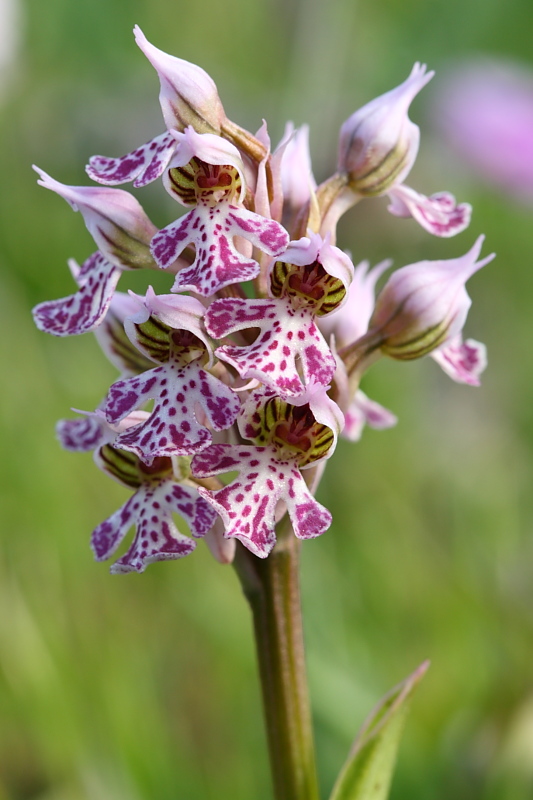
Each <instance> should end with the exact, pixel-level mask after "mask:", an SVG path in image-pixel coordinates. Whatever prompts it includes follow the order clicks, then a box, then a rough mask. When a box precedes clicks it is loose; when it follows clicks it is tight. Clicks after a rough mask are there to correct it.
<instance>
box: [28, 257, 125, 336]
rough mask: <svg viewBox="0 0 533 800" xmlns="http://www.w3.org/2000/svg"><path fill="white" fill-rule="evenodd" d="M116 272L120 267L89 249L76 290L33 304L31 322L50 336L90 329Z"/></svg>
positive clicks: (97, 321)
mask: <svg viewBox="0 0 533 800" xmlns="http://www.w3.org/2000/svg"><path fill="white" fill-rule="evenodd" d="M120 275H121V270H120V269H118V268H117V267H115V266H114V265H113V264H110V263H109V261H106V259H105V258H104V257H103V256H102V255H101V254H100V253H98V252H96V253H93V254H92V256H90V257H89V258H88V259H87V260H86V261H85V262H84V263H83V264H82V266H81V269H80V271H79V273H78V275H77V277H76V281H77V283H78V285H79V287H80V288H79V289H78V291H77V292H76V293H75V294H72V295H70V296H69V297H62V298H60V299H59V300H48V301H46V302H44V303H39V305H38V306H35V308H34V309H33V318H34V320H35V324H36V325H37V327H38V328H39V330H41V331H44V332H45V333H52V334H53V335H54V336H73V335H76V334H80V333H87V331H92V330H94V329H95V328H97V327H98V325H100V323H101V322H102V320H103V318H104V317H105V314H106V312H107V309H108V308H109V304H110V303H111V300H112V298H113V295H114V293H115V287H116V285H117V283H118V280H119V278H120Z"/></svg>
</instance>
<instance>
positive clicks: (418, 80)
mask: <svg viewBox="0 0 533 800" xmlns="http://www.w3.org/2000/svg"><path fill="white" fill-rule="evenodd" d="M433 75H434V73H433V72H426V66H425V65H421V64H418V63H416V64H415V65H414V67H413V69H412V72H411V74H410V75H409V77H408V78H407V80H406V81H404V82H403V83H402V84H400V86H397V87H396V88H395V89H392V90H391V91H390V92H387V93H386V94H383V95H381V96H380V97H376V99H375V100H372V101H371V102H370V103H367V104H366V105H365V106H363V107H362V108H360V109H359V110H358V111H356V112H355V113H354V114H352V116H351V117H349V118H348V119H347V120H346V122H345V123H344V124H343V126H342V127H341V131H340V138H339V158H338V169H339V171H340V172H343V173H346V174H347V175H348V180H349V183H350V187H351V188H352V189H353V190H354V191H356V192H357V193H359V194H362V195H370V196H372V195H380V194H383V193H385V192H387V190H388V189H389V188H390V187H391V186H392V185H396V184H397V183H400V182H401V181H402V180H403V178H404V177H405V176H406V175H407V173H408V172H409V170H410V169H411V167H412V166H413V163H414V160H415V158H416V154H417V152H418V144H419V138H420V130H419V128H418V125H415V124H414V123H413V122H411V120H410V119H409V117H408V111H409V106H410V104H411V102H412V101H413V99H414V97H415V96H416V95H417V94H418V92H419V91H420V90H421V89H422V87H423V86H425V85H426V83H428V81H429V80H431V78H432V77H433Z"/></svg>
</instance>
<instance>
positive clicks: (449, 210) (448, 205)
mask: <svg viewBox="0 0 533 800" xmlns="http://www.w3.org/2000/svg"><path fill="white" fill-rule="evenodd" d="M391 200H392V203H391V205H390V206H389V211H390V212H391V214H394V215H395V216H397V217H413V219H415V220H416V221H417V222H418V224H419V225H421V226H422V227H423V228H425V229H426V231H429V233H432V234H433V235H434V236H442V237H445V238H448V237H450V236H456V235H457V234H458V233H461V231H464V230H465V228H467V227H468V225H469V224H470V217H471V215H472V207H471V206H470V205H469V204H468V203H457V202H456V200H455V197H454V196H453V194H450V193H449V192H437V193H436V194H432V195H431V196H430V197H425V196H424V195H422V194H418V192H415V191H414V190H413V189H410V188H409V187H407V186H399V187H396V188H395V189H394V190H393V191H392V192H391Z"/></svg>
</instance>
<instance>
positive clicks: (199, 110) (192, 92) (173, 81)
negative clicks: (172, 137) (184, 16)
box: [133, 25, 226, 132]
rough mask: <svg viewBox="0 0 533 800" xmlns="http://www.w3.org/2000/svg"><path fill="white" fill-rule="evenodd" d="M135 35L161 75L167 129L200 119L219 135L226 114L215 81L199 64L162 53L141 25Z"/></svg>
mask: <svg viewBox="0 0 533 800" xmlns="http://www.w3.org/2000/svg"><path fill="white" fill-rule="evenodd" d="M133 32H134V34H135V41H136V43H137V44H138V46H139V47H140V49H141V50H142V52H143V53H144V55H145V56H146V58H147V59H148V61H149V62H150V63H151V64H152V66H153V67H154V69H155V70H156V72H157V74H158V76H159V80H160V83H161V92H160V94H159V102H160V103H161V110H162V112H163V118H164V120H165V124H166V126H167V128H168V129H169V130H171V129H173V128H174V129H177V130H182V129H183V128H184V127H185V126H186V125H187V124H189V123H193V121H195V119H196V117H198V122H202V121H203V122H204V123H205V124H208V125H209V126H210V127H211V128H212V129H213V130H216V131H217V132H218V131H219V130H220V127H221V125H222V123H223V122H224V120H225V119H226V115H225V113H224V109H223V107H222V103H221V101H220V98H219V96H218V91H217V87H216V85H215V82H214V81H213V79H212V78H211V77H210V76H209V75H208V74H207V72H205V70H203V69H202V68H201V67H198V66H197V65H196V64H191V63H190V62H189V61H185V60H184V59H182V58H176V57H175V56H171V55H169V54H168V53H165V52H163V50H159V48H157V47H155V46H154V45H153V44H151V43H150V42H149V41H148V39H147V38H146V36H145V35H144V33H143V32H142V30H141V29H140V28H139V26H138V25H136V26H135V27H134V29H133Z"/></svg>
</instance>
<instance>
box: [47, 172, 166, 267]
mask: <svg viewBox="0 0 533 800" xmlns="http://www.w3.org/2000/svg"><path fill="white" fill-rule="evenodd" d="M34 170H35V171H36V172H37V173H38V174H39V176H40V180H38V181H37V183H38V184H39V185H40V186H44V188H45V189H51V191H53V192H56V193H57V194H58V195H60V196H61V197H63V198H64V199H65V200H66V201H67V203H69V204H70V205H71V206H72V208H73V209H74V211H80V212H81V214H82V216H83V219H84V221H85V225H86V226H87V230H88V231H89V233H90V234H91V236H92V237H93V239H94V241H95V242H96V244H97V246H98V249H99V250H100V252H101V253H102V255H103V256H105V258H106V259H107V260H108V261H109V262H111V264H114V265H115V266H116V267H118V268H119V269H154V268H155V264H154V261H153V258H152V256H151V255H150V247H149V245H150V240H151V238H152V236H153V235H154V233H155V232H156V231H157V228H156V227H155V225H154V224H153V223H152V222H151V221H150V220H149V219H148V217H147V216H146V214H145V212H144V211H143V208H142V206H141V204H140V203H139V201H138V200H136V198H135V197H133V195H131V194H129V192H124V191H123V190H122V189H108V188H103V189H102V188H100V187H99V186H67V185H66V184H64V183H60V182H59V181H56V180H54V178H51V177H50V175H47V174H46V172H44V171H43V170H42V169H39V168H38V167H35V166H34Z"/></svg>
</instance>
